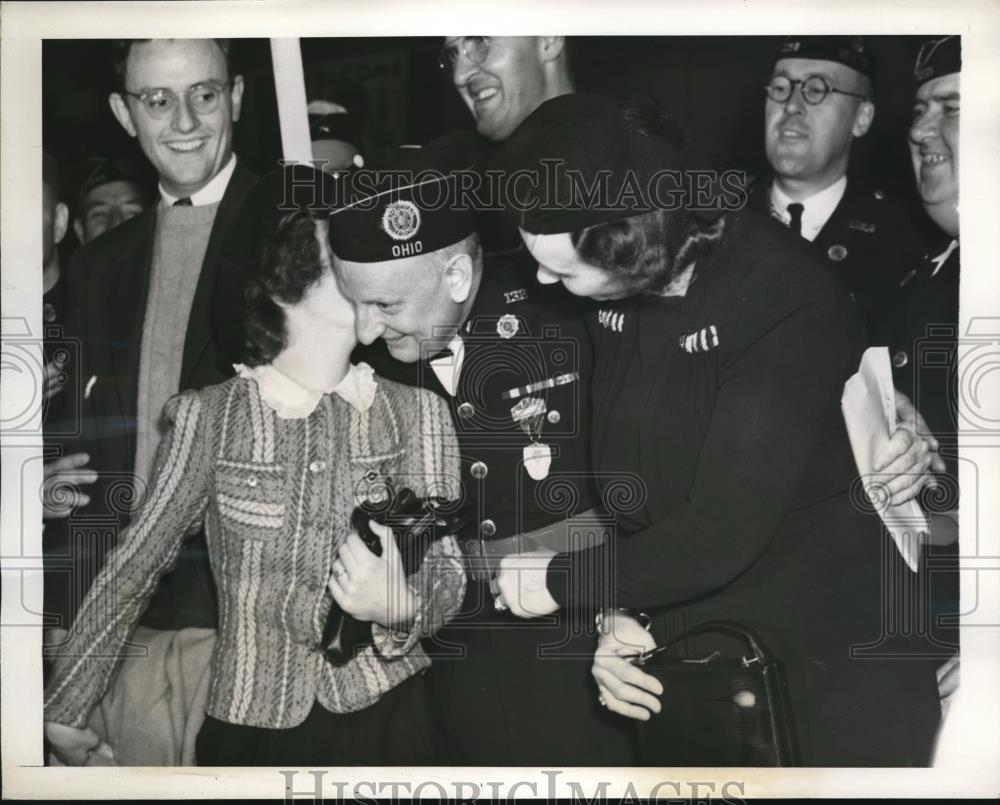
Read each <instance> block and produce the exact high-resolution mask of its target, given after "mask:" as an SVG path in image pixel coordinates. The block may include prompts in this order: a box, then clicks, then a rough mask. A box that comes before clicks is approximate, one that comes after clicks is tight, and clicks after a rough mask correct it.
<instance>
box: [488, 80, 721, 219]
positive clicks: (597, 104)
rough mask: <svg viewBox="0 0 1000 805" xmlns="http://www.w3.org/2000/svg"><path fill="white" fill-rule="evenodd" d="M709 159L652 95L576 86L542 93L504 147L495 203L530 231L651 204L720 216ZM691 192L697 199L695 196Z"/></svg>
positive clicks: (495, 166)
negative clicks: (639, 97)
mask: <svg viewBox="0 0 1000 805" xmlns="http://www.w3.org/2000/svg"><path fill="white" fill-rule="evenodd" d="M708 167H709V165H708V162H707V160H706V159H704V156H703V155H702V154H700V153H699V152H698V149H697V148H696V147H695V146H694V145H693V144H691V143H690V142H689V141H688V137H687V136H686V135H685V134H684V132H683V130H682V129H681V128H680V126H679V125H678V124H677V123H676V121H674V120H673V119H671V118H670V117H668V116H667V115H665V114H664V113H663V112H662V111H661V110H660V109H659V107H658V106H656V105H655V104H654V103H652V102H649V103H634V102H630V101H623V100H619V99H616V98H611V97H608V96H604V95H593V94H587V93H573V94H569V95H561V96H558V97H556V98H552V99H551V100H548V101H546V102H545V103H543V104H542V105H541V106H539V107H538V108H537V109H536V110H535V111H534V112H532V113H531V114H530V115H529V116H528V117H527V118H526V119H525V120H524V122H523V123H522V124H521V125H520V126H519V127H518V128H517V130H516V131H515V132H514V133H513V135H511V137H510V138H509V139H508V140H507V141H506V142H505V143H504V144H503V145H502V146H501V147H500V149H499V151H498V152H497V153H496V156H495V157H494V159H493V160H492V162H491V163H490V171H491V172H496V173H498V174H501V175H502V176H503V177H504V178H503V182H502V190H501V203H502V205H503V207H504V209H505V211H506V212H507V213H508V214H509V215H510V216H512V217H513V218H515V219H516V220H517V222H518V226H520V227H521V228H522V229H524V230H526V231H528V232H533V233H535V234H558V233H561V232H574V231H579V230H581V229H585V228H586V227H588V226H594V225H596V224H601V223H605V222H607V221H612V220H618V219H622V218H628V217H631V216H634V215H640V214H643V213H646V212H650V211H652V210H663V209H668V210H678V209H686V210H688V211H689V212H691V213H694V214H696V215H698V216H699V217H706V218H708V219H714V218H716V217H718V215H719V209H718V205H717V204H716V203H715V202H714V199H715V198H716V197H717V189H716V187H715V184H714V178H713V176H714V174H711V173H710V172H704V171H702V174H703V176H704V178H706V179H707V180H708V181H707V182H706V183H703V186H702V187H701V190H700V191H699V192H698V193H697V194H694V193H692V192H691V191H692V189H693V183H692V181H691V179H692V177H693V176H694V173H695V169H705V168H708ZM696 195H697V197H696Z"/></svg>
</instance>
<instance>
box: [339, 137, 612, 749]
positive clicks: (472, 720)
mask: <svg viewBox="0 0 1000 805" xmlns="http://www.w3.org/2000/svg"><path fill="white" fill-rule="evenodd" d="M466 154H468V151H467V150H465V147H464V146H463V141H462V139H461V138H455V137H444V138H441V139H439V140H437V141H435V142H433V143H431V144H429V145H427V146H425V147H424V148H422V149H400V150H399V151H398V152H397V153H395V154H394V155H392V156H391V157H390V158H388V159H387V160H386V161H384V162H383V163H382V164H380V165H379V166H378V167H379V168H381V169H383V170H388V169H393V170H399V171H404V174H403V175H404V177H405V176H413V175H415V174H419V173H420V172H421V171H422V170H427V169H431V170H436V171H453V170H456V169H461V168H465V167H468V166H469V165H470V162H469V161H468V160H467V158H466ZM366 174H367V176H368V177H369V179H370V181H369V185H368V186H369V187H370V188H375V190H374V192H373V191H372V190H368V191H367V192H365V191H361V190H360V189H359V190H358V191H355V192H352V193H351V195H350V197H349V198H350V201H351V202H352V203H351V204H348V205H347V206H345V207H342V208H338V209H337V210H336V211H335V212H334V213H333V214H332V216H331V219H330V220H331V225H330V239H331V244H332V247H333V251H334V254H335V256H336V258H337V259H336V261H335V265H336V270H337V275H338V278H339V280H340V282H341V287H342V290H343V291H344V293H345V295H346V296H347V297H348V298H349V299H351V301H352V302H353V303H354V304H355V307H356V309H357V329H358V337H359V339H360V341H361V342H362V343H363V344H369V345H371V344H373V342H377V340H379V339H381V340H382V341H383V342H384V347H382V348H374V347H373V348H371V349H368V350H365V351H364V353H363V357H364V359H365V360H368V361H369V362H370V363H372V364H373V366H374V367H375V369H376V371H377V372H378V373H379V374H382V375H384V376H386V377H389V378H391V379H393V380H399V381H402V382H408V383H411V384H418V385H420V386H423V387H426V388H430V389H433V390H435V391H437V392H438V393H439V394H441V395H443V396H444V397H446V398H447V399H448V400H449V401H450V403H451V410H452V414H453V418H454V422H455V427H456V431H457V434H458V440H459V449H460V452H461V458H462V475H463V479H462V480H463V485H464V488H465V491H466V494H467V496H468V498H469V499H472V500H475V501H476V507H477V511H476V515H475V519H474V521H473V526H472V529H471V531H472V533H470V534H467V535H464V537H465V538H464V540H463V548H464V550H465V552H466V554H467V559H468V567H469V579H470V582H469V586H468V593H467V596H466V601H465V603H464V605H463V611H462V613H461V615H460V616H459V617H458V618H457V619H456V620H455V621H454V622H452V624H451V625H450V626H449V627H448V628H446V629H445V630H444V631H442V632H441V633H440V635H439V636H438V638H437V640H436V641H435V644H434V645H433V646H431V647H429V648H430V649H431V651H432V656H433V658H434V660H433V661H434V665H433V667H432V670H431V672H430V673H429V675H428V682H429V685H430V688H431V693H432V697H433V702H432V703H433V706H434V708H435V714H436V716H437V718H438V721H439V724H440V726H441V731H442V736H443V742H444V745H445V751H446V752H447V754H448V758H449V760H450V762H452V763H454V764H461V765H506V766H548V765H628V764H629V762H630V757H631V756H630V751H629V750H630V746H629V741H628V733H627V730H626V729H623V728H622V726H621V725H620V724H619V725H616V724H615V723H614V720H613V719H611V718H609V717H608V714H607V713H604V712H602V711H601V710H600V708H598V707H597V706H596V705H595V703H594V695H593V686H592V682H591V680H590V679H589V678H588V673H589V669H588V660H587V654H588V651H589V652H591V653H592V651H593V645H594V641H593V637H592V636H591V634H590V633H589V629H588V628H587V626H588V624H580V623H577V622H575V621H573V620H571V619H569V618H559V619H556V618H553V619H550V620H549V621H546V622H541V623H540V624H525V623H523V622H520V621H518V620H517V619H516V618H514V617H513V616H512V615H511V614H510V613H509V612H507V611H505V610H504V609H503V608H502V607H501V606H498V605H497V603H496V602H495V600H494V595H493V592H494V591H493V590H491V584H490V580H491V576H492V574H493V573H494V572H495V570H496V567H497V566H498V564H499V561H500V559H501V558H502V557H503V556H505V555H508V554H510V553H514V552H517V551H519V550H522V549H531V548H534V547H539V546H543V545H544V546H547V547H549V548H551V549H553V550H568V549H572V548H573V547H577V546H579V547H585V546H586V545H588V544H593V543H594V541H596V540H600V539H602V538H603V534H602V533H601V531H600V526H601V523H600V518H598V517H596V516H595V515H593V514H592V513H591V511H590V510H592V509H593V508H594V507H595V506H596V502H597V501H596V497H595V493H594V487H593V485H592V478H591V476H590V473H589V471H588V470H589V458H588V440H587V433H588V431H589V423H588V416H589V413H588V399H589V398H588V394H587V392H586V389H587V383H588V381H589V372H590V367H591V354H590V346H589V343H588V341H587V335H586V331H585V329H584V324H583V319H582V317H581V316H580V315H579V313H578V312H576V311H578V308H577V307H575V306H573V305H572V304H566V303H570V302H571V300H569V299H567V298H566V297H565V296H563V295H561V294H559V295H553V296H551V297H549V295H548V294H547V293H546V292H544V291H542V290H541V289H539V288H538V287H537V286H536V285H535V284H534V283H533V281H532V277H531V275H530V270H531V269H532V268H533V266H530V265H529V264H527V263H525V262H523V261H521V262H518V261H514V262H507V263H495V264H491V265H487V266H485V267H484V263H483V258H482V251H481V247H480V243H479V238H478V235H477V234H476V231H475V216H474V214H473V213H472V211H471V209H460V208H459V205H458V204H456V203H454V201H453V199H454V196H453V195H451V194H454V193H455V191H456V185H455V181H454V174H452V173H446V174H444V177H443V178H441V179H440V180H434V179H431V180H428V181H426V182H422V183H420V184H419V185H410V184H409V183H408V181H407V179H406V178H402V179H401V178H400V177H399V176H398V175H397V176H396V180H395V183H393V182H392V180H391V179H383V178H382V177H380V175H379V174H377V173H374V172H371V171H362V172H358V173H356V174H354V175H353V177H352V179H353V180H354V181H353V182H352V183H353V184H354V185H355V186H356V187H358V188H360V187H362V186H364V183H363V182H361V181H360V180H361V179H362V178H364V177H365V175H366ZM383 176H384V175H383ZM442 199H443V200H444V201H445V202H446V203H436V204H434V203H432V204H428V203H427V202H428V201H430V202H433V201H435V200H436V201H438V202H440V201H441V200H442ZM526 269H527V270H526ZM380 346H381V345H380ZM386 352H387V353H388V354H386ZM546 527H547V528H546ZM541 529H545V531H544V534H540V535H537V532H538V531H539V530H541ZM529 531H530V532H535V533H536V535H537V536H536V538H535V539H533V540H530V541H529V540H528V539H527V538H525V539H521V538H519V535H522V534H525V533H526V532H529ZM578 537H580V538H578Z"/></svg>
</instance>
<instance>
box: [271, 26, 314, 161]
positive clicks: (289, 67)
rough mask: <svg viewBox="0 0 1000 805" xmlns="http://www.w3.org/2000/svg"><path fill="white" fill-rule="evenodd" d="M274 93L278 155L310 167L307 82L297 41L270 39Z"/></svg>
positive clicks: (292, 39)
mask: <svg viewBox="0 0 1000 805" xmlns="http://www.w3.org/2000/svg"><path fill="white" fill-rule="evenodd" d="M271 61H272V62H273V63H274V89H275V93H276V94H277V97H278V120H279V122H280V124H281V151H282V154H283V156H284V158H285V159H286V160H289V161H292V162H303V163H305V164H307V165H310V164H312V158H313V157H312V142H311V141H310V139H309V115H308V113H307V112H306V78H305V73H304V72H303V70H302V50H301V48H300V47H299V40H298V39H297V38H288V39H272V40H271Z"/></svg>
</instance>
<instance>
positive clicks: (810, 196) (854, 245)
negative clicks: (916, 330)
mask: <svg viewBox="0 0 1000 805" xmlns="http://www.w3.org/2000/svg"><path fill="white" fill-rule="evenodd" d="M874 79H875V59H874V56H873V54H872V52H871V50H870V49H869V46H868V43H867V42H866V41H865V40H864V38H863V37H860V36H792V37H787V38H786V39H785V40H784V41H783V42H782V44H781V47H780V48H779V50H778V53H777V54H776V59H775V63H774V68H773V69H772V72H771V77H770V79H769V81H768V83H767V85H766V86H765V87H764V93H763V95H764V147H765V151H766V154H767V161H768V163H769V164H770V166H771V169H772V171H773V173H771V174H767V175H765V176H762V177H759V178H758V179H757V181H755V182H754V183H753V185H752V187H751V193H750V206H751V207H754V208H757V209H759V210H761V211H764V212H769V213H770V214H771V215H772V216H773V217H774V218H776V219H777V220H779V221H781V222H782V223H783V224H785V225H786V226H787V227H789V228H790V229H791V230H792V231H794V232H796V233H797V234H799V235H800V236H801V237H803V238H804V239H806V240H808V241H810V242H812V243H813V245H814V247H815V249H816V251H817V254H818V256H820V257H821V259H823V260H825V261H826V262H827V263H829V264H830V265H831V266H832V267H833V268H834V270H835V271H836V272H837V273H838V274H839V275H840V276H841V277H842V278H843V280H844V282H845V284H846V285H847V287H848V289H849V290H850V291H851V294H852V296H853V297H854V301H855V302H856V304H857V305H858V308H859V310H860V312H861V315H862V316H863V317H864V318H865V321H866V324H867V325H868V326H869V329H871V327H872V326H873V324H874V321H873V320H874V318H875V317H876V316H877V315H878V311H879V310H880V309H881V308H882V307H883V306H884V304H885V302H886V300H887V298H888V297H889V296H890V295H891V293H892V290H893V288H895V286H896V285H897V284H898V282H899V278H900V276H901V274H902V273H903V272H905V271H906V270H908V268H909V266H910V265H912V262H913V260H915V259H916V258H917V257H918V256H919V254H920V252H921V249H922V243H921V239H920V237H919V236H918V235H917V232H916V230H915V228H914V225H913V223H912V222H911V221H910V218H909V216H908V214H907V213H906V212H905V211H904V209H903V208H902V207H901V206H900V205H899V204H897V203H896V202H894V201H893V200H891V199H889V198H887V197H886V194H885V193H884V192H883V191H882V190H879V189H876V188H875V187H873V186H871V185H869V183H867V182H865V181H863V179H864V177H859V176H857V175H856V174H852V176H851V178H850V180H848V169H849V167H850V160H851V147H852V145H853V143H854V140H855V139H856V138H858V137H863V136H865V135H866V134H867V133H868V131H869V129H870V128H871V126H872V123H873V122H874V119H875V93H874V89H875V88H874Z"/></svg>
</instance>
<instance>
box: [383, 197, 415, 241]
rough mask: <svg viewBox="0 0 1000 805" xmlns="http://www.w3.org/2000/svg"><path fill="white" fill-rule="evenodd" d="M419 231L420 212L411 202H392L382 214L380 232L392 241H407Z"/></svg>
mask: <svg viewBox="0 0 1000 805" xmlns="http://www.w3.org/2000/svg"><path fill="white" fill-rule="evenodd" d="M419 229H420V210H419V209H418V208H417V205H416V204H414V203H413V202H412V201H394V202H392V203H391V204H390V205H389V206H388V207H386V208H385V212H384V213H382V230H383V231H384V232H385V234H387V235H388V236H389V237H390V238H392V239H393V240H409V239H410V238H412V237H413V236H414V235H416V234H417V231H418V230H419Z"/></svg>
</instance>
